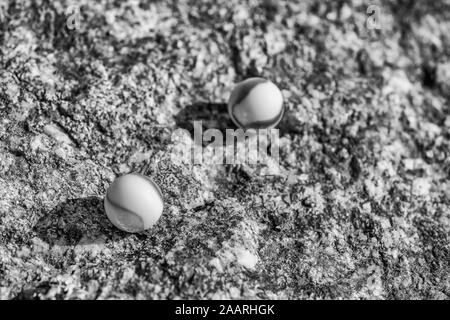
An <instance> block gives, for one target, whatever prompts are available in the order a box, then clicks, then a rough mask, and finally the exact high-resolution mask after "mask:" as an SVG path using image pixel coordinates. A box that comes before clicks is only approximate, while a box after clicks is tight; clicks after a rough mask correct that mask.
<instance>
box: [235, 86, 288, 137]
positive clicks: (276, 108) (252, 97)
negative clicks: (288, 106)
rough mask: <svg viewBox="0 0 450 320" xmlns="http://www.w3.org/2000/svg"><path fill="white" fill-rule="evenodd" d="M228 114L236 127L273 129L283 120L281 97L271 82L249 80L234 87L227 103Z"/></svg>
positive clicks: (278, 90)
mask: <svg viewBox="0 0 450 320" xmlns="http://www.w3.org/2000/svg"><path fill="white" fill-rule="evenodd" d="M228 112H229V114H230V117H231V119H232V120H233V122H234V123H235V124H236V125H237V126H238V127H241V128H244V129H266V128H273V127H275V126H276V125H277V124H278V123H279V122H280V121H281V119H282V118H283V114H284V107H283V96H282V94H281V91H280V89H278V87H277V86H276V85H275V84H273V83H272V82H271V81H269V80H266V79H263V78H249V79H247V80H244V81H242V82H239V83H238V84H236V86H235V87H234V89H233V92H232V93H231V96H230V100H229V102H228Z"/></svg>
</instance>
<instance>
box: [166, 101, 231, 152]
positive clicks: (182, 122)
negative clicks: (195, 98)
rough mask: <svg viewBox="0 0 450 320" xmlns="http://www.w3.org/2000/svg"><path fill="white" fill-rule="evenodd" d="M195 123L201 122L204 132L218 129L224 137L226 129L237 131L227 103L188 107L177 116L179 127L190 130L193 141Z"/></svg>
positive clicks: (203, 103)
mask: <svg viewBox="0 0 450 320" xmlns="http://www.w3.org/2000/svg"><path fill="white" fill-rule="evenodd" d="M194 121H201V124H202V128H203V132H204V131H205V130H208V129H218V130H220V131H221V132H222V134H223V136H225V130H226V129H236V126H235V125H234V123H233V122H232V121H231V119H230V117H229V115H228V109H227V105H226V104H225V103H209V102H199V103H194V104H192V105H188V106H186V107H185V108H184V109H183V110H181V111H180V112H179V113H178V114H177V115H176V116H175V122H176V124H177V126H178V127H180V128H183V129H185V130H188V131H189V133H190V134H191V136H192V139H194ZM206 144H208V143H206Z"/></svg>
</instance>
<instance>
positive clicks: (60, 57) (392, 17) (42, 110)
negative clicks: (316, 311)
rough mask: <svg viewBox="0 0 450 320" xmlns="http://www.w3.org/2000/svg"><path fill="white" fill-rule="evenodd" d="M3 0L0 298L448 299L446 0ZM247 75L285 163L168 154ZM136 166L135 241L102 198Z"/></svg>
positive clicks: (220, 111)
mask: <svg viewBox="0 0 450 320" xmlns="http://www.w3.org/2000/svg"><path fill="white" fill-rule="evenodd" d="M0 3H1V5H0V298H1V299H175V298H189V299H200V298H202V299H216V298H224V299H228V298H230V299H240V298H247V299H448V298H449V297H450V244H449V240H450V235H449V231H450V180H449V178H450V105H449V100H450V1H448V0H437V1H379V2H376V3H375V4H377V5H378V6H379V7H380V8H381V15H380V26H381V29H368V28H367V25H366V20H367V17H368V14H367V13H366V9H367V6H368V5H369V3H366V2H364V1H359V0H355V1H345V0H344V1H326V2H323V1H320V2H319V1H275V0H274V1H243V0H239V1H235V0H227V1H198V0H195V1H194V0H182V1H143V0H142V1H138V0H134V1H105V0H103V1H88V0H84V1H78V3H79V4H80V5H81V6H80V15H81V16H80V17H81V19H80V20H79V28H75V29H73V28H69V27H68V23H69V24H70V23H72V24H73V21H71V20H70V19H73V16H72V15H71V14H72V13H71V11H68V7H69V5H70V3H69V2H65V1H50V0H48V1H44V0H41V1H14V0H11V1H1V2H0ZM370 4H374V3H373V2H371V3H370ZM252 76H260V77H264V78H267V79H270V80H271V81H273V82H274V83H276V84H277V85H278V86H279V87H280V89H281V90H282V92H283V95H284V98H285V107H286V113H285V116H284V119H283V120H282V122H281V123H280V124H279V128H280V161H279V163H269V165H266V168H262V166H263V165H246V164H244V165H220V164H218V165H206V164H202V165H190V164H182V163H181V164H180V163H174V162H173V161H171V157H170V155H171V152H172V150H173V148H174V142H173V140H172V139H171V134H172V132H174V130H176V129H178V128H184V129H188V130H191V129H192V122H191V121H192V120H202V121H203V125H204V126H205V127H208V128H218V129H220V130H223V129H224V128H234V125H233V123H232V122H231V120H230V119H229V117H228V115H227V112H226V103H227V99H228V96H229V94H230V90H231V89H232V87H233V84H234V83H236V82H239V81H242V80H243V79H245V78H248V77H252ZM263 169H266V171H264V170H263ZM133 171H139V172H143V173H145V174H146V175H148V176H150V177H151V178H152V179H153V180H155V181H156V182H157V183H158V184H159V186H160V187H161V190H162V192H163V193H164V197H165V203H166V207H165V209H164V213H163V217H162V218H161V220H160V221H159V222H158V224H157V225H156V226H155V227H154V228H152V229H151V230H149V231H146V232H144V233H139V234H127V233H124V232H121V231H120V230H118V229H116V228H114V227H113V226H112V224H111V223H110V222H109V221H108V220H107V218H106V215H105V213H104V209H103V199H104V195H105V191H106V189H107V187H108V186H109V185H110V183H111V182H112V181H113V180H114V179H115V178H116V177H118V176H120V175H122V174H126V173H129V172H133ZM263 172H266V173H265V174H263ZM267 173H270V174H267Z"/></svg>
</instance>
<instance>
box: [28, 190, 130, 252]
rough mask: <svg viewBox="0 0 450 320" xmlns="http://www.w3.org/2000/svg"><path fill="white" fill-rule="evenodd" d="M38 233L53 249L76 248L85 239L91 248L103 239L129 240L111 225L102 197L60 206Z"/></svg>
mask: <svg viewBox="0 0 450 320" xmlns="http://www.w3.org/2000/svg"><path fill="white" fill-rule="evenodd" d="M34 231H35V232H36V234H37V236H38V237H39V238H41V239H42V240H43V241H45V242H46V243H48V244H49V245H55V244H59V245H76V244H78V243H79V242H80V240H82V239H83V243H84V244H89V243H95V242H96V239H99V238H101V237H107V238H111V237H114V235H116V236H117V237H119V238H122V237H124V236H126V233H125V232H122V231H120V230H118V229H116V228H115V227H114V226H113V225H112V224H111V223H110V222H109V220H108V218H107V216H106V214H105V212H104V208H103V200H102V199H101V198H99V197H87V198H78V199H70V200H67V201H66V202H63V203H60V204H59V205H58V206H56V208H55V209H53V210H52V211H49V212H47V213H46V215H45V216H43V217H42V218H41V219H40V220H39V221H38V222H37V224H36V226H35V228H34Z"/></svg>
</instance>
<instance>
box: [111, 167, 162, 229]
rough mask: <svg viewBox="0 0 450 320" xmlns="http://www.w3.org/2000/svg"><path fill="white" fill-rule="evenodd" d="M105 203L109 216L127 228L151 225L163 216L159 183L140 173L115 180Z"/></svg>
mask: <svg viewBox="0 0 450 320" xmlns="http://www.w3.org/2000/svg"><path fill="white" fill-rule="evenodd" d="M104 204H105V211H106V215H107V216H108V219H109V220H110V221H111V222H112V224H113V225H115V226H116V227H117V228H119V229H120V230H123V231H126V232H140V231H144V230H147V229H149V228H151V227H152V226H153V225H154V224H155V223H156V222H157V221H158V219H159V218H160V217H161V214H162V212H163V207H164V203H163V197H162V193H161V190H160V189H159V187H158V186H157V185H156V183H155V182H153V181H152V180H151V179H150V178H148V177H146V176H143V175H140V174H137V173H132V174H127V175H124V176H121V177H119V178H117V179H116V180H114V182H113V183H112V184H111V185H110V186H109V188H108V191H107V192H106V197H105V202H104Z"/></svg>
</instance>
